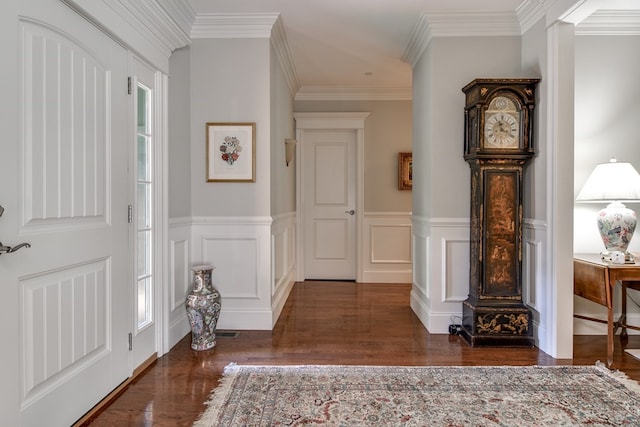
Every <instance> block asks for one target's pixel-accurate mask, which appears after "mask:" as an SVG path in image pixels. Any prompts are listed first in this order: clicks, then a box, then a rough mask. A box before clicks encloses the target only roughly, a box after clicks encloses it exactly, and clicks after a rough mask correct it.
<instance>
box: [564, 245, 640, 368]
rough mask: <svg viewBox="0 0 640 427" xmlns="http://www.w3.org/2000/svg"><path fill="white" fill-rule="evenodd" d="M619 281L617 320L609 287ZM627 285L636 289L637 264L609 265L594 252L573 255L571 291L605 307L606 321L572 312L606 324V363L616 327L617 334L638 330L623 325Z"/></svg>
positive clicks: (639, 266) (639, 273)
mask: <svg viewBox="0 0 640 427" xmlns="http://www.w3.org/2000/svg"><path fill="white" fill-rule="evenodd" d="M617 283H620V286H621V290H622V294H621V297H622V301H621V303H622V304H621V309H622V312H621V314H620V317H619V318H618V320H616V321H614V319H613V290H614V287H615V286H616V284H617ZM627 288H631V289H635V290H640V264H638V263H636V264H611V263H609V262H606V261H603V260H602V259H601V257H600V255H598V254H576V255H575V256H574V258H573V293H574V294H575V295H578V296H581V297H583V298H586V299H588V300H589V301H593V302H595V303H598V304H600V305H604V306H605V307H607V320H606V321H605V320H602V319H596V318H593V317H588V316H582V315H579V314H574V317H576V318H578V319H585V320H591V321H594V322H600V323H606V324H607V366H609V367H611V365H612V364H613V336H614V335H615V334H616V332H617V331H618V329H621V331H620V337H621V338H622V339H625V338H626V337H627V328H629V329H634V330H640V327H639V326H633V325H628V324H627Z"/></svg>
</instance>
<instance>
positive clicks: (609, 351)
mask: <svg viewBox="0 0 640 427" xmlns="http://www.w3.org/2000/svg"><path fill="white" fill-rule="evenodd" d="M614 332H615V325H614V324H613V307H610V308H609V307H608V308H607V367H609V368H610V367H611V365H612V364H613V334H614Z"/></svg>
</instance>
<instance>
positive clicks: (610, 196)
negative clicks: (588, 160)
mask: <svg viewBox="0 0 640 427" xmlns="http://www.w3.org/2000/svg"><path fill="white" fill-rule="evenodd" d="M576 200H577V201H579V202H607V201H614V200H616V201H619V202H637V201H640V174H638V171H636V169H635V168H634V167H633V166H632V165H631V163H627V162H617V161H616V159H611V161H610V162H609V163H602V164H599V165H597V166H596V167H595V169H594V170H593V172H591V175H589V178H588V179H587V181H586V182H585V183H584V186H583V187H582V190H580V193H579V194H578V197H577V198H576Z"/></svg>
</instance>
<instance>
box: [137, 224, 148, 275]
mask: <svg viewBox="0 0 640 427" xmlns="http://www.w3.org/2000/svg"><path fill="white" fill-rule="evenodd" d="M150 252H151V231H139V232H138V277H142V276H145V275H148V274H151V253H150Z"/></svg>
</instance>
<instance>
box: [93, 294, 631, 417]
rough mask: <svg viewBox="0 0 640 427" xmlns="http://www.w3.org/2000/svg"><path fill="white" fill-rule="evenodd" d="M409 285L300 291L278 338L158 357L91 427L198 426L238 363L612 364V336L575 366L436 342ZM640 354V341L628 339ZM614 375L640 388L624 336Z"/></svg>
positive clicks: (270, 335) (244, 339)
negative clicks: (228, 372) (623, 376)
mask: <svg viewBox="0 0 640 427" xmlns="http://www.w3.org/2000/svg"><path fill="white" fill-rule="evenodd" d="M410 290H411V285H408V284H356V283H352V282H324V281H307V282H303V283H297V284H296V285H295V286H294V288H293V290H292V292H291V295H290V296H289V299H288V300H287V303H286V305H285V307H284V309H283V312H282V315H281V316H280V319H279V320H278V323H277V324H276V326H275V328H274V330H273V331H239V334H238V336H237V337H236V338H224V337H219V338H218V339H217V345H216V347H215V348H214V349H212V350H208V351H202V352H197V351H193V350H191V347H190V336H189V335H187V336H186V337H185V338H184V339H182V340H181V341H180V342H179V343H178V344H177V345H176V346H175V347H174V348H173V349H172V350H171V351H170V352H169V353H167V354H166V355H164V356H163V357H161V358H159V359H158V360H157V361H156V362H155V363H154V364H153V365H152V366H151V367H150V368H149V369H147V371H146V372H144V373H143V374H142V375H141V376H140V377H139V378H138V379H136V380H135V381H133V382H132V384H131V385H129V387H128V388H127V389H126V390H125V391H124V392H123V393H122V394H121V395H120V396H119V397H118V398H117V399H116V400H115V401H113V403H111V404H110V405H109V406H108V407H107V408H106V409H105V410H103V411H102V412H100V413H98V414H97V415H96V416H95V417H93V418H92V419H90V420H89V421H87V422H86V423H85V424H84V425H90V426H92V427H100V426H109V427H111V426H115V425H117V426H154V427H174V426H180V427H184V426H190V425H191V424H192V423H193V421H194V420H195V419H196V418H197V417H198V415H199V414H200V413H201V412H202V411H203V410H204V409H205V406H204V402H205V401H206V400H207V399H208V397H209V395H210V393H211V391H212V390H213V389H214V388H215V387H216V386H217V385H218V380H219V379H220V376H221V375H222V372H223V369H224V367H225V366H226V365H228V364H229V363H238V364H259V365H276V364H287V365H303V364H305V365H308V364H344V365H405V366H410V365H413V366H420V365H431V366H438V365H442V366H454V365H572V364H575V365H585V364H586V365H591V364H594V363H595V362H596V361H598V360H600V361H606V357H607V351H606V336H576V337H574V358H573V359H572V360H556V359H554V358H552V357H550V356H549V355H547V354H545V353H544V352H542V351H540V350H539V349H537V348H470V347H469V346H468V345H467V344H465V342H464V341H462V340H461V339H460V338H459V337H458V336H450V335H443V334H430V333H428V332H427V331H426V329H425V328H424V326H422V324H421V323H420V321H419V320H418V318H417V317H416V315H415V314H414V313H413V311H412V310H411V308H410V307H409V293H410ZM627 345H628V346H629V347H632V348H640V336H637V335H634V336H631V337H630V338H629V342H628V343H627ZM614 367H615V368H617V369H619V370H621V371H623V372H625V373H627V374H628V375H629V376H630V377H631V378H633V379H635V380H640V361H639V360H637V359H635V358H633V357H632V356H629V355H627V354H625V353H624V351H623V348H622V346H621V343H620V339H619V338H616V348H615V354H614Z"/></svg>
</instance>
